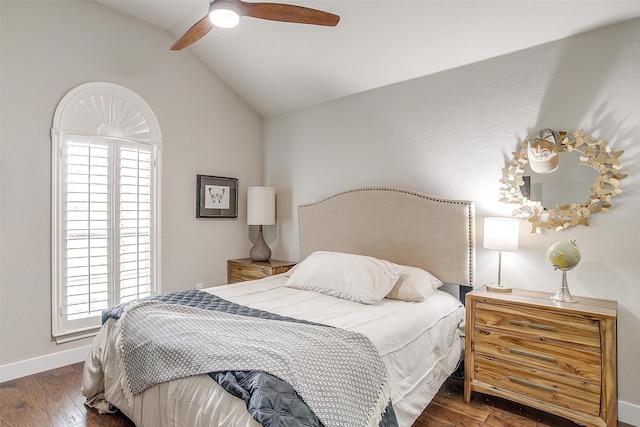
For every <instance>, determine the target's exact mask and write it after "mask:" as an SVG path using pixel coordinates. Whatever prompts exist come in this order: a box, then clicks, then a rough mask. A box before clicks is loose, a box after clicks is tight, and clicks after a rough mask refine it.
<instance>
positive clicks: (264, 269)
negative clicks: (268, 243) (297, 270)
mask: <svg viewBox="0 0 640 427" xmlns="http://www.w3.org/2000/svg"><path fill="white" fill-rule="evenodd" d="M294 265H296V263H295V262H291V261H281V260H277V259H271V260H269V261H253V260H251V258H242V259H230V260H228V261H227V283H238V282H244V281H247V280H257V279H264V278H265V277H269V276H274V275H276V274H281V273H286V272H287V271H289V270H290V269H291V268H292V267H293V266H294Z"/></svg>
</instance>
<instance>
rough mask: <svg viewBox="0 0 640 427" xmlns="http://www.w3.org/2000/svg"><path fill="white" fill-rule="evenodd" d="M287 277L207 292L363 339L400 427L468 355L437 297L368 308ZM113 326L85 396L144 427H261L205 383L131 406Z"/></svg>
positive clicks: (89, 366) (453, 313)
mask: <svg viewBox="0 0 640 427" xmlns="http://www.w3.org/2000/svg"><path fill="white" fill-rule="evenodd" d="M285 282H286V277H284V276H283V275H279V276H273V277H269V278H266V279H262V280H257V281H251V282H243V283H238V284H233V285H225V286H220V287H214V288H208V289H205V291H207V292H211V293H213V294H216V295H218V296H220V297H222V298H225V299H228V300H230V301H233V302H236V303H239V304H243V305H246V306H250V307H254V308H259V309H262V310H267V311H270V312H273V313H276V314H280V315H283V316H290V317H296V318H302V319H306V320H310V321H313V322H318V323H324V324H328V325H331V326H335V327H339V328H344V329H348V330H352V331H356V332H360V333H363V334H365V335H367V336H368V337H369V339H371V341H372V342H373V344H374V345H375V346H376V348H377V349H378V351H379V352H380V354H381V356H382V359H383V361H384V363H385V365H386V366H387V369H388V370H389V375H390V379H391V400H392V402H393V405H394V408H395V410H396V415H397V417H398V421H399V424H400V426H410V425H411V424H412V423H413V422H414V421H415V419H416V418H417V417H418V416H419V415H420V413H421V412H422V411H423V410H424V408H425V407H426V406H427V404H428V403H429V401H430V400H431V399H432V398H433V396H434V395H435V393H436V392H437V391H438V389H439V388H440V386H441V384H442V382H444V380H445V379H446V378H447V377H448V376H449V375H450V373H451V372H452V371H453V370H454V369H455V366H456V364H457V363H458V360H459V358H460V356H461V353H462V348H463V340H462V338H461V337H462V331H463V328H462V326H463V325H462V323H463V319H464V308H463V307H462V306H461V304H460V303H459V302H458V300H457V299H456V298H455V297H453V296H451V295H449V294H447V293H445V292H441V291H437V292H436V293H435V294H434V295H432V296H431V297H429V298H428V299H427V300H426V301H424V302H421V303H406V302H401V301H393V300H387V299H385V300H383V301H382V302H381V303H380V304H376V305H364V304H359V303H356V302H352V301H348V300H344V299H339V298H335V297H331V296H327V295H323V294H319V293H316V292H309V291H301V290H296V289H290V288H287V287H284V283H285ZM116 327H117V324H116V322H115V321H114V320H113V319H110V320H109V321H108V322H107V323H106V324H105V325H104V327H103V328H102V330H101V331H100V333H99V334H98V336H97V337H96V339H95V341H94V343H93V346H92V350H91V353H90V354H89V356H88V358H87V361H86V363H85V372H84V381H83V394H84V395H85V396H86V397H87V398H89V399H91V398H93V397H95V396H99V395H100V393H104V397H105V398H106V400H107V401H109V402H110V403H112V404H113V405H115V406H116V407H118V408H119V409H120V410H121V411H122V412H123V413H124V414H126V415H127V416H128V417H129V418H131V419H132V421H134V422H135V423H136V425H137V426H138V427H141V426H153V427H161V426H184V427H213V426H247V427H258V426H259V424H258V423H257V422H256V421H255V420H253V418H251V416H250V414H249V413H248V412H247V411H246V406H245V403H244V401H242V400H240V399H238V398H236V397H234V396H232V395H230V394H228V393H227V392H226V391H225V390H224V389H223V388H222V387H220V386H219V385H218V384H217V383H215V382H214V381H212V380H211V379H210V378H209V377H208V376H207V375H200V376H195V377H190V378H184V379H180V380H174V381H170V382H168V383H163V384H159V385H157V386H154V387H152V388H150V389H148V390H146V391H145V392H144V393H142V394H140V395H137V396H136V397H135V399H134V403H133V405H132V406H130V405H129V404H128V402H127V400H126V398H125V397H124V395H123V393H122V388H121V386H120V381H121V375H120V371H119V368H118V364H117V358H116V355H115V347H114V346H115V343H114V337H115V334H114V329H115V328H116Z"/></svg>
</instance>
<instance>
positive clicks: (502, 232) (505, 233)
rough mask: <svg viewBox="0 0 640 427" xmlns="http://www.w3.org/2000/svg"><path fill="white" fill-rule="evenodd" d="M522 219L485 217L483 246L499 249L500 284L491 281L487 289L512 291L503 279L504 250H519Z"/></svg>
mask: <svg viewBox="0 0 640 427" xmlns="http://www.w3.org/2000/svg"><path fill="white" fill-rule="evenodd" d="M519 229H520V220H519V219H517V218H485V220H484V241H483V247H484V248H485V249H491V250H494V251H498V284H497V285H496V284H493V283H490V284H488V285H487V289H488V290H490V291H496V292H511V287H509V286H504V285H503V284H502V280H501V274H502V251H516V250H518V234H519Z"/></svg>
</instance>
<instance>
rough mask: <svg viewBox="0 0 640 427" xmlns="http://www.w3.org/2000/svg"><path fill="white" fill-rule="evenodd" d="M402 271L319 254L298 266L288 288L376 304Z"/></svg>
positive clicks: (393, 266)
mask: <svg viewBox="0 0 640 427" xmlns="http://www.w3.org/2000/svg"><path fill="white" fill-rule="evenodd" d="M400 271H401V268H400V266H399V265H396V264H394V263H392V262H390V261H385V260H381V259H377V258H373V257H369V256H364V255H354V254H347V253H341V252H324V251H318V252H314V253H312V254H311V255H309V256H308V257H307V258H306V259H305V260H304V261H302V262H301V263H300V264H298V265H297V266H296V268H295V270H294V271H293V273H292V274H291V276H290V277H289V279H287V282H286V284H285V286H287V287H290V288H294V289H303V290H306V291H314V292H320V293H323V294H327V295H332V296H334V297H338V298H343V299H348V300H351V301H356V302H359V303H363V304H375V303H377V302H379V301H380V300H382V299H383V298H384V297H385V296H386V295H387V294H388V293H389V291H390V290H391V288H393V285H394V284H395V283H396V282H397V281H398V277H399V276H400Z"/></svg>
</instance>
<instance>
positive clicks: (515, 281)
mask: <svg viewBox="0 0 640 427" xmlns="http://www.w3.org/2000/svg"><path fill="white" fill-rule="evenodd" d="M505 37H508V35H505ZM424 60H425V61H428V60H429V52H424ZM638 70H640V20H634V21H630V22H627V23H624V24H621V25H617V26H612V27H608V28H605V29H601V30H598V31H593V32H590V33H586V34H583V35H580V36H577V37H573V38H570V39H565V40H562V41H558V42H554V43H550V44H547V45H543V46H539V47H536V48H532V49H528V50H525V51H521V52H517V53H514V54H510V55H506V56H503V57H499V58H495V59H491V60H487V61H484V62H481V63H476V64H472V65H469V66H466V67H462V68H458V69H455V70H452V71H448V72H443V73H439V74H436V75H431V76H426V77H423V78H419V79H416V80H412V81H407V82H403V83H400V84H396V85H393V86H389V87H384V88H380V89H376V90H372V91H369V92H365V93H361V94H358V95H353V96H349V97H345V98H342V99H338V100H334V101H330V102H326V103H323V104H319V105H316V106H312V107H309V108H306V109H302V110H298V111H294V112H291V113H286V114H282V115H278V116H273V117H269V118H266V119H264V121H263V153H264V154H263V156H264V161H263V177H264V183H265V185H273V186H275V187H276V189H277V192H278V236H279V238H278V240H276V241H275V242H274V244H273V250H274V256H275V257H277V258H282V259H292V260H297V259H298V256H299V251H298V246H297V222H296V217H297V215H296V206H297V205H299V204H301V203H308V202H313V201H316V200H320V199H321V198H324V197H327V196H329V195H331V194H333V193H336V192H340V191H343V190H348V189H353V188H358V187H368V186H389V187H400V188H409V189H415V190H418V191H421V192H424V193H428V194H432V195H435V196H441V197H448V198H454V199H468V200H473V201H475V202H476V214H477V233H478V234H477V237H478V239H477V241H478V248H477V249H478V250H477V255H478V257H477V273H478V274H477V281H476V284H477V285H482V284H483V283H487V282H490V281H492V280H495V278H496V275H497V255H496V253H495V252H491V251H487V250H484V249H483V248H482V218H483V217H485V216H494V215H498V216H503V215H504V216H509V215H511V210H512V208H511V207H509V206H508V205H505V204H503V203H501V202H499V201H498V199H499V197H500V194H499V191H498V190H499V182H498V180H499V179H500V178H501V177H502V168H503V167H505V166H506V164H507V162H508V160H509V159H510V156H511V152H512V151H515V150H519V148H520V144H521V143H522V140H523V139H524V138H528V137H530V136H533V135H535V134H536V133H537V131H538V130H541V129H543V128H547V127H549V128H552V129H566V130H574V129H583V128H584V129H585V130H586V131H587V132H590V133H593V134H594V135H596V136H600V137H602V138H603V139H605V140H607V141H608V142H610V144H611V146H612V148H613V149H614V150H622V149H623V150H625V153H624V155H623V156H622V163H623V171H624V172H626V173H628V174H629V175H630V176H629V177H628V178H627V179H625V180H624V181H623V182H622V188H623V190H624V193H622V194H621V195H620V196H618V197H616V198H614V200H613V210H612V211H611V212H610V213H598V214H595V215H594V216H592V219H591V226H590V227H574V228H570V229H568V230H565V231H563V232H544V233H542V234H538V235H536V234H530V227H529V224H528V223H526V222H522V224H521V232H520V250H519V251H518V252H508V253H505V254H504V256H503V275H502V278H503V283H505V284H511V285H513V286H515V287H521V288H528V289H538V290H542V291H548V292H554V291H555V290H556V289H557V288H558V287H559V286H560V280H561V275H560V273H559V272H556V271H554V270H553V268H552V267H551V265H550V264H549V262H548V261H547V259H546V249H547V248H548V247H549V246H550V245H551V244H552V243H554V242H557V241H568V240H570V239H575V240H577V243H578V245H579V247H580V249H581V252H582V262H581V263H580V264H579V265H578V267H577V268H576V269H575V270H573V271H571V272H569V274H568V276H569V286H570V289H571V291H572V292H573V294H574V295H577V296H588V297H596V298H606V299H614V300H617V301H618V315H619V317H618V338H619V339H618V360H619V365H618V367H619V368H618V371H619V398H620V400H621V401H624V402H626V403H627V404H625V405H623V406H624V408H627V409H628V408H632V409H633V410H640V406H634V405H640V382H639V381H638V379H639V378H640V358H638V355H637V352H638V350H639V349H640V334H639V333H638V330H640V286H639V285H638V283H639V282H638V280H639V277H640V262H638V261H639V260H640V258H639V257H638V254H639V253H640V227H638V214H639V213H640V212H639V211H640V209H639V208H640V193H639V192H638V190H637V188H638V183H639V182H640V164H639V161H638V159H639V158H640V141H639V135H640V73H639V72H638ZM575 201H576V202H577V201H578V200H575ZM580 202H582V200H580ZM336 215H339V212H336ZM372 232H374V231H372ZM632 416H635V417H639V418H636V419H635V420H633V421H634V423H635V424H636V425H640V412H639V411H636V412H634V415H632ZM621 419H623V417H622V416H621ZM626 421H627V422H631V421H632V420H631V419H630V418H629V416H627V419H626Z"/></svg>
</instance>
